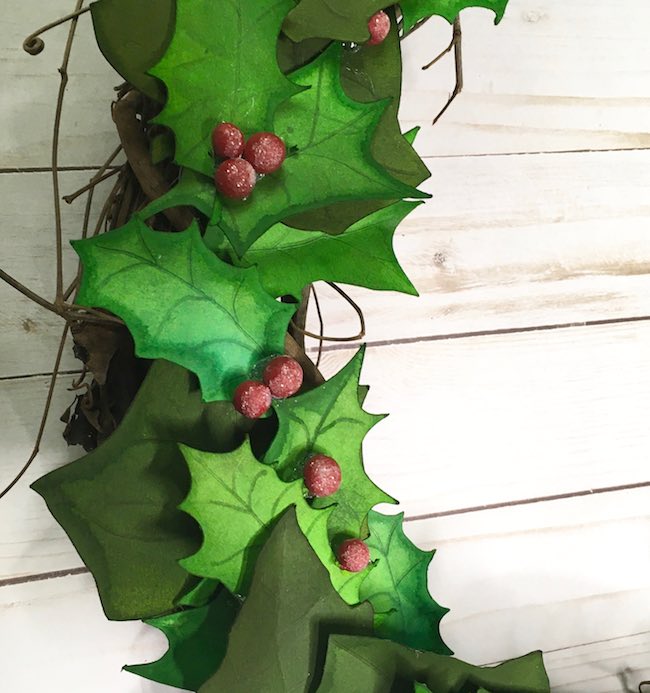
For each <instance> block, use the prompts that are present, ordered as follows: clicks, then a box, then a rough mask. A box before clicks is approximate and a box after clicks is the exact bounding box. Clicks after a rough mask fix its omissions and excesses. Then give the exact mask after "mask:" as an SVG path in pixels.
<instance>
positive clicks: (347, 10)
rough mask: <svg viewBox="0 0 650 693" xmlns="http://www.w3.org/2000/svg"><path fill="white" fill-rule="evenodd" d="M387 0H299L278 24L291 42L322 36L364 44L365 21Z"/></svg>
mask: <svg viewBox="0 0 650 693" xmlns="http://www.w3.org/2000/svg"><path fill="white" fill-rule="evenodd" d="M386 2H387V0H354V2H349V0H327V2H323V0H300V2H299V3H298V6H297V7H296V8H295V9H293V10H291V12H289V14H288V15H287V18H286V19H285V21H284V24H283V25H282V30H283V31H284V33H285V34H286V35H287V36H288V37H289V38H290V39H291V40H292V41H296V42H297V41H305V40H306V39H313V38H326V39H333V40H335V41H354V42H355V43H365V42H366V41H367V40H368V39H369V38H370V32H369V31H368V21H369V19H370V18H371V17H372V15H373V14H375V13H376V12H378V11H379V10H383V9H384V8H385V7H386Z"/></svg>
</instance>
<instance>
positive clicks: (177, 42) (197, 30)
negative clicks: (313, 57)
mask: <svg viewBox="0 0 650 693" xmlns="http://www.w3.org/2000/svg"><path fill="white" fill-rule="evenodd" d="M176 5H177V9H176V29H175V32H174V35H173V38H172V41H171V43H170V45H169V48H168V49H167V52H166V53H165V55H164V56H163V58H162V59H161V60H160V62H159V63H158V64H157V65H156V66H155V67H154V68H153V69H152V70H151V73H152V74H153V75H155V76H156V77H159V78H160V79H161V80H162V81H163V82H164V83H165V85H166V86H167V95H168V96H167V103H166V104H165V108H164V109H163V111H162V112H161V113H160V114H159V115H158V116H157V117H156V118H155V119H154V122H156V123H160V124H162V125H166V126H167V127H169V128H170V129H171V130H173V132H174V135H175V138H176V155H175V160H176V162H177V163H178V164H180V165H181V166H186V167H188V168H191V169H193V170H195V171H199V172H201V173H203V174H205V175H207V176H212V174H213V172H214V161H213V159H212V155H211V145H210V135H211V133H212V130H213V128H214V127H215V125H216V124H217V123H220V122H222V121H229V122H232V123H235V124H236V125H237V126H238V127H239V128H241V129H242V130H243V131H244V133H245V134H246V135H247V136H250V135H252V134H253V133H255V132H259V131H262V130H270V129H272V127H271V126H272V119H273V114H274V112H275V109H276V108H277V106H278V104H280V103H281V102H282V101H283V100H284V99H287V98H289V97H290V96H291V95H292V94H296V93H297V92H298V91H300V88H299V87H296V86H295V85H294V84H293V83H292V82H290V81H289V80H288V79H287V78H286V77H285V76H284V75H283V74H282V72H281V71H280V68H279V67H278V64H277V60H276V49H277V41H278V35H279V34H280V27H281V25H282V22H283V20H284V17H285V15H286V14H287V12H289V10H290V9H291V8H292V7H293V6H294V3H293V0H229V2H208V1H203V2H193V0H177V2H176ZM252 37H254V40H253V39H252Z"/></svg>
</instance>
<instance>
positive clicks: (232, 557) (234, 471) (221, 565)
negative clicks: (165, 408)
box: [180, 442, 370, 604]
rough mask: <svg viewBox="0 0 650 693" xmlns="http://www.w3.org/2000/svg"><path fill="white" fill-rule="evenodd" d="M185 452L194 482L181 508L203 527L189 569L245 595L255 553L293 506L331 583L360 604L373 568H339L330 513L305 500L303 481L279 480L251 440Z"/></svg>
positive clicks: (187, 564) (184, 450)
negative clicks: (220, 450)
mask: <svg viewBox="0 0 650 693" xmlns="http://www.w3.org/2000/svg"><path fill="white" fill-rule="evenodd" d="M182 452H183V454H184V456H185V459H186V461H187V465H188V467H189V470H190V474H191V476H192V486H191V490H190V492H189V495H188V496H187V498H186V499H185V501H183V503H182V504H181V506H180V508H181V509H182V510H184V511H185V512H186V513H188V514H190V515H191V516H192V517H193V518H194V519H195V520H196V521H197V522H198V523H199V525H200V526H201V529H202V530H203V544H202V545H201V548H200V550H199V551H198V552H197V553H195V554H194V555H193V556H190V557H189V558H186V559H184V560H183V561H181V565H182V566H183V567H184V568H185V569H186V570H188V571H189V572H190V573H192V574H194V575H199V576H202V577H208V578H212V579H214V580H219V581H221V582H222V583H223V584H224V585H225V586H226V587H227V588H228V589H229V590H230V591H231V592H233V593H235V594H242V595H246V594H247V593H248V591H249V588H250V582H251V579H252V572H253V566H254V565H255V561H256V559H257V555H258V553H259V551H260V549H261V547H262V546H263V545H264V543H265V541H266V539H267V537H268V534H269V532H270V531H271V529H272V527H273V524H274V522H275V520H276V519H277V518H278V517H279V516H280V515H281V514H282V513H283V512H284V511H285V510H286V509H287V508H288V507H289V506H290V505H295V506H296V508H297V510H296V512H297V516H298V521H299V523H300V526H301V528H302V529H303V531H304V534H305V536H307V537H308V539H309V541H310V543H311V544H312V547H313V548H314V550H315V551H316V553H317V555H318V557H319V558H320V559H321V562H322V563H323V564H324V565H325V567H326V568H327V570H328V572H329V573H330V578H331V581H332V584H333V585H334V587H335V588H336V589H337V591H339V593H340V594H341V596H342V597H343V598H344V599H345V600H346V601H348V602H349V603H355V604H356V603H358V602H359V587H360V585H361V583H362V582H363V580H364V579H365V577H366V576H367V574H368V572H370V570H367V571H364V572H363V573H354V574H352V573H348V572H346V571H344V570H341V569H340V568H339V567H338V565H337V564H336V559H335V556H334V551H333V549H332V544H331V543H330V541H329V538H328V535H327V522H328V518H329V513H330V511H323V510H314V509H312V508H311V507H310V506H309V505H308V504H307V501H306V500H305V498H304V491H303V484H302V482H301V481H297V482H293V483H285V482H283V481H281V480H280V479H279V478H278V475H277V474H276V473H275V470H274V469H272V468H271V467H269V466H267V465H264V464H261V463H260V462H258V461H257V460H256V459H255V457H254V455H253V453H252V451H251V448H250V444H249V443H248V442H245V443H244V444H243V445H242V446H241V447H240V448H239V449H237V450H235V451H233V452H231V453H226V454H219V455H210V454H207V453H205V452H201V451H199V450H193V449H191V448H186V447H185V448H183V449H182Z"/></svg>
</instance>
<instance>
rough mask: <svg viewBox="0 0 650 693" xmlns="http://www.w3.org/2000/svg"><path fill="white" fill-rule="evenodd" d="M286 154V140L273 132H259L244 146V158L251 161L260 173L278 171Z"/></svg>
mask: <svg viewBox="0 0 650 693" xmlns="http://www.w3.org/2000/svg"><path fill="white" fill-rule="evenodd" d="M286 156H287V148H286V147H285V146H284V142H283V141H282V140H281V139H280V138H279V137H278V136H277V135H274V134H273V133H272V132H258V133H257V134H256V135H253V136H252V137H251V138H250V139H249V140H248V142H246V146H245V147H244V159H246V160H247V161H250V162H251V164H252V165H253V168H254V169H255V170H256V171H257V172H258V173H273V171H277V170H278V169H279V168H280V166H282V163H283V162H284V160H285V158H286Z"/></svg>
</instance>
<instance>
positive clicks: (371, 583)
mask: <svg viewBox="0 0 650 693" xmlns="http://www.w3.org/2000/svg"><path fill="white" fill-rule="evenodd" d="M403 520H404V513H399V514H398V515H382V514H381V513H378V512H375V511H374V510H371V511H370V514H369V516H368V526H369V529H370V537H369V538H368V539H367V541H366V543H367V544H368V547H369V548H370V555H371V557H372V560H373V561H377V563H376V565H375V568H374V570H372V571H371V572H370V573H369V574H368V577H367V578H366V579H365V581H364V583H363V584H362V586H361V599H363V600H367V601H369V602H370V603H371V604H372V606H373V608H374V610H375V633H376V634H377V635H379V637H382V638H386V639H387V640H393V641H395V642H399V643H401V644H402V645H407V646H408V647H412V648H413V649H416V650H426V651H428V652H436V653H438V654H443V655H449V654H452V652H451V650H450V649H449V648H448V647H447V646H446V645H445V644H444V642H443V641H442V638H441V637H440V620H441V619H442V617H443V616H444V615H445V614H446V613H447V612H448V611H449V609H445V608H443V607H441V606H439V605H438V604H436V602H435V601H434V600H433V599H432V598H431V595H430V594H429V588H428V576H427V570H428V568H429V564H430V563H431V559H432V558H433V554H434V551H422V550H420V549H419V548H418V547H417V546H415V544H413V542H411V541H410V539H408V537H407V536H406V535H405V534H404V528H403Z"/></svg>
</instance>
